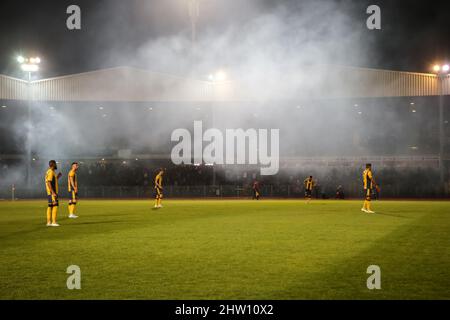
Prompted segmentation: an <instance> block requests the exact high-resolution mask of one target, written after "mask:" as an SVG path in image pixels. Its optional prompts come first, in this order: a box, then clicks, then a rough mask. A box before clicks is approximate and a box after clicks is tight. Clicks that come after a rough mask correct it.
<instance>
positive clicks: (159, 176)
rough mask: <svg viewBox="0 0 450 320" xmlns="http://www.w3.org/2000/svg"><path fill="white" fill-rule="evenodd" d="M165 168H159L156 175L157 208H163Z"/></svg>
mask: <svg viewBox="0 0 450 320" xmlns="http://www.w3.org/2000/svg"><path fill="white" fill-rule="evenodd" d="M163 175H164V169H163V168H161V169H159V172H158V174H157V175H156V177H155V199H156V200H155V208H162V205H161V200H162V197H163V187H162V181H163Z"/></svg>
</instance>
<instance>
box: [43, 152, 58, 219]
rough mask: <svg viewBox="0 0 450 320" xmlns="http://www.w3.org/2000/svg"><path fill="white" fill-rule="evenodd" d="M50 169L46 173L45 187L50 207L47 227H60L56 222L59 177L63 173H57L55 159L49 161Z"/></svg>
mask: <svg viewBox="0 0 450 320" xmlns="http://www.w3.org/2000/svg"><path fill="white" fill-rule="evenodd" d="M48 166H49V168H48V170H47V172H46V173H45V189H46V191H47V197H48V208H47V227H59V224H58V223H56V216H57V214H58V206H59V203H58V179H59V178H60V177H61V173H58V175H57V174H56V172H55V171H56V169H58V166H57V165H56V161H55V160H50V161H49V163H48Z"/></svg>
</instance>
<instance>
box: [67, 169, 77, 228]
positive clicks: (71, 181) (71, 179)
mask: <svg viewBox="0 0 450 320" xmlns="http://www.w3.org/2000/svg"><path fill="white" fill-rule="evenodd" d="M77 170H78V162H73V163H72V167H71V169H70V171H69V175H68V177H67V182H68V191H69V206H68V207H69V218H72V219H75V218H78V216H76V215H75V207H76V204H77V200H78V179H77Z"/></svg>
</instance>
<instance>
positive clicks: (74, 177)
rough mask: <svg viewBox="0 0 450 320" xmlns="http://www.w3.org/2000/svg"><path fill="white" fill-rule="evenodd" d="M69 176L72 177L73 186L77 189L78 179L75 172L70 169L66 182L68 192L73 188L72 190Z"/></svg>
mask: <svg viewBox="0 0 450 320" xmlns="http://www.w3.org/2000/svg"><path fill="white" fill-rule="evenodd" d="M70 178H72V179H73V185H74V187H75V188H77V189H78V179H77V173H76V171H75V170H70V171H69V174H68V176H67V184H68V186H67V188H68V190H69V192H72V191H73V190H72V185H71V184H70Z"/></svg>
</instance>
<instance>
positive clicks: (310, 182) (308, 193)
mask: <svg viewBox="0 0 450 320" xmlns="http://www.w3.org/2000/svg"><path fill="white" fill-rule="evenodd" d="M303 184H304V185H305V199H306V200H307V203H309V202H310V201H311V198H312V190H313V188H314V186H315V185H316V182H315V181H314V179H313V177H312V176H309V178H306V179H305V181H304V182H303Z"/></svg>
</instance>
